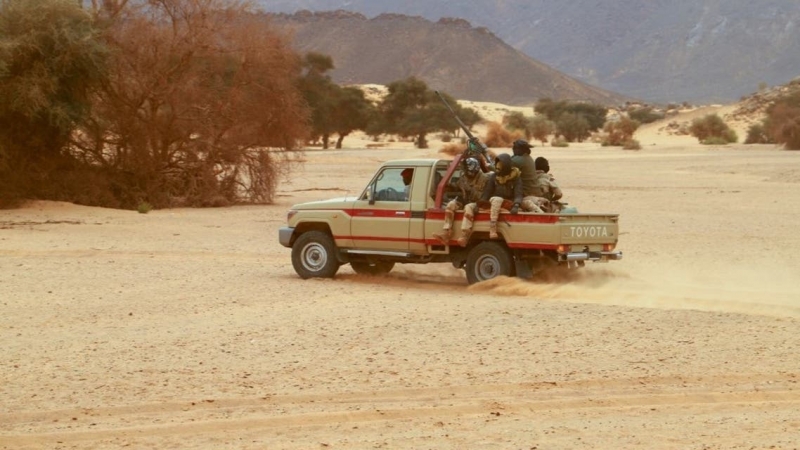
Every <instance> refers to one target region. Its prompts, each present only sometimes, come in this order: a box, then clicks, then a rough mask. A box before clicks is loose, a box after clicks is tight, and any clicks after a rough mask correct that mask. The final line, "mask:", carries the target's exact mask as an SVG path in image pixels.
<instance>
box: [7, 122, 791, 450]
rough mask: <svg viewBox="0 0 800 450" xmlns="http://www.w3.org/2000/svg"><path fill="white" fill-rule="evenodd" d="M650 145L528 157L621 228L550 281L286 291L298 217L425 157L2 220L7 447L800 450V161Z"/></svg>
mask: <svg viewBox="0 0 800 450" xmlns="http://www.w3.org/2000/svg"><path fill="white" fill-rule="evenodd" d="M642 133H643V134H642V136H641V137H640V140H641V141H642V143H643V146H644V148H643V149H642V150H640V151H624V150H620V149H618V148H601V147H599V146H597V145H596V144H581V145H573V146H571V147H569V148H564V149H556V148H551V147H537V148H536V149H534V152H535V153H536V154H537V155H538V154H541V155H544V156H546V157H548V158H549V159H550V162H551V167H552V168H553V172H554V173H555V175H556V177H557V179H558V181H559V183H560V184H561V186H562V188H563V189H564V191H565V197H566V199H567V200H568V201H569V202H570V204H572V205H574V206H577V207H578V208H579V209H580V210H581V211H585V212H618V213H620V214H621V220H620V223H621V229H622V234H621V241H620V245H619V247H618V248H619V249H621V250H622V251H623V252H624V254H625V259H624V260H622V261H618V262H612V263H609V264H602V265H601V264H594V265H592V264H589V265H587V267H586V268H585V269H584V270H582V271H580V272H577V273H575V275H574V276H572V277H570V278H569V279H565V280H559V281H558V282H545V281H540V280H539V281H528V280H519V279H511V278H503V279H499V280H492V281H490V282H486V283H483V284H478V285H474V286H468V285H467V283H466V281H465V279H464V276H463V273H462V272H460V271H458V270H456V269H454V268H453V267H452V266H449V265H429V266H398V267H397V268H396V269H395V270H394V271H393V272H392V273H391V274H389V276H387V277H380V278H378V277H367V276H358V275H355V274H354V273H353V272H352V270H351V269H350V268H349V267H347V266H345V267H342V268H341V270H340V271H339V274H338V276H337V277H336V278H335V279H332V280H307V281H303V280H301V279H299V278H298V277H297V276H296V275H295V273H294V271H293V269H292V266H291V263H290V257H289V255H290V252H289V250H288V249H285V248H283V247H281V246H280V245H279V244H278V242H277V229H278V227H280V226H281V225H282V224H283V223H284V221H285V214H286V210H287V209H288V208H289V207H290V205H292V204H293V203H296V202H301V201H307V200H313V199H321V198H326V197H333V196H341V195H344V194H345V193H355V192H358V191H360V190H361V189H362V188H363V187H364V185H365V184H366V182H367V180H368V177H369V175H370V174H371V173H372V172H373V171H374V170H375V168H376V167H377V166H378V164H380V163H381V162H382V161H385V160H387V159H393V158H398V157H417V156H436V150H435V149H433V150H413V149H409V148H398V149H390V148H380V149H372V150H363V149H362V150H359V149H349V150H347V149H346V150H340V151H333V150H331V151H308V152H307V153H306V155H305V157H306V162H305V164H304V165H303V166H301V167H297V168H296V169H295V171H294V173H293V176H292V178H291V180H286V181H284V182H283V183H282V184H281V187H280V192H279V195H278V197H277V199H276V203H275V204H274V205H269V206H237V207H229V208H218V209H174V210H158V211H152V212H150V213H149V214H138V213H136V212H131V211H118V210H108V209H101V208H91V207H84V206H76V205H72V204H64V203H49V202H36V203H32V204H29V205H28V206H26V207H25V208H22V209H18V210H10V211H0V310H2V314H0V339H2V351H0V357H2V361H1V363H0V406H2V407H1V408H0V448H3V449H20V448H47V449H85V448H122V447H127V448H154V449H167V448H176V449H187V448H215V449H216V448H236V449H239V448H242V449H350V448H359V449H361V448H414V449H421V448H424V449H481V448H486V449H574V448H586V449H597V448H603V449H619V448H628V449H631V448H633V449H636V448H639V449H655V448H659V449H676V448H681V449H775V448H777V449H797V448H800V386H798V380H800V357H799V356H798V354H799V353H800V262H798V255H799V254H800V152H787V151H781V150H776V149H774V148H772V147H770V146H762V147H752V146H748V147H744V146H730V147H725V148H708V147H701V146H699V145H697V144H695V143H693V142H692V141H691V140H684V141H682V140H680V139H678V140H673V141H670V140H666V141H663V142H660V143H659V142H651V139H649V137H648V135H647V134H646V133H647V130H643V131H642ZM651 134H652V135H651V136H650V137H653V136H655V135H656V134H657V133H655V131H653V130H651Z"/></svg>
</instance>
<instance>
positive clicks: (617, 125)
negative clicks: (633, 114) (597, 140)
mask: <svg viewBox="0 0 800 450" xmlns="http://www.w3.org/2000/svg"><path fill="white" fill-rule="evenodd" d="M637 128H639V122H638V121H636V120H633V119H630V118H628V117H622V118H620V120H617V121H615V122H608V123H606V125H605V127H603V131H605V132H606V137H605V139H603V141H602V145H613V146H621V145H624V143H625V142H626V141H630V140H632V139H633V133H634V132H636V129H637Z"/></svg>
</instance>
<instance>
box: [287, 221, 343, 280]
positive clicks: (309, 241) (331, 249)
mask: <svg viewBox="0 0 800 450" xmlns="http://www.w3.org/2000/svg"><path fill="white" fill-rule="evenodd" d="M292 266H293V267H294V271H295V272H297V274H298V275H300V278H302V279H304V280H305V279H307V278H333V276H334V275H336V272H337V271H338V270H339V260H338V259H337V258H336V244H335V243H334V242H333V238H332V237H331V235H329V234H328V233H325V232H322V231H307V232H305V233H303V234H301V235H300V237H298V238H297V240H296V241H295V242H294V245H293V246H292Z"/></svg>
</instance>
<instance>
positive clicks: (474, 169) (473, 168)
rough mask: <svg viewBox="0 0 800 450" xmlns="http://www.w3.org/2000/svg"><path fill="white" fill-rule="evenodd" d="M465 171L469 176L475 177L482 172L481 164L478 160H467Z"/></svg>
mask: <svg viewBox="0 0 800 450" xmlns="http://www.w3.org/2000/svg"><path fill="white" fill-rule="evenodd" d="M464 169H465V170H466V173H467V174H468V175H469V176H471V177H474V176H475V174H476V173H478V172H480V170H481V163H480V162H479V161H478V160H477V158H467V159H466V160H465V161H464Z"/></svg>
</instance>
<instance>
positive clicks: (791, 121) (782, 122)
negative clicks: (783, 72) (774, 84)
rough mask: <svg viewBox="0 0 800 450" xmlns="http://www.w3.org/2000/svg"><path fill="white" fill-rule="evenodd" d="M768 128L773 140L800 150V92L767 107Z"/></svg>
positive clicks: (789, 147) (787, 147) (790, 148)
mask: <svg viewBox="0 0 800 450" xmlns="http://www.w3.org/2000/svg"><path fill="white" fill-rule="evenodd" d="M766 129H767V133H768V135H769V136H770V137H771V138H772V140H773V141H774V142H776V143H778V144H783V145H784V147H785V148H786V149H787V150H800V92H795V93H794V94H791V95H788V96H786V97H783V98H781V99H779V100H778V101H776V102H775V103H774V104H773V105H771V106H770V107H769V108H767V121H766Z"/></svg>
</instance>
